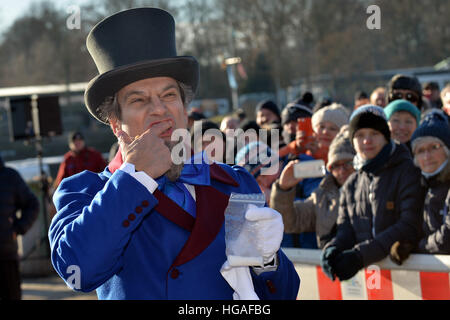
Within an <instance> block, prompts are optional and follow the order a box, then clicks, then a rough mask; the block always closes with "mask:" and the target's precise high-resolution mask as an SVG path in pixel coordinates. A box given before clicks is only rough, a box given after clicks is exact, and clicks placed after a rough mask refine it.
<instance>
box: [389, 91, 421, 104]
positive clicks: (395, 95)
mask: <svg viewBox="0 0 450 320" xmlns="http://www.w3.org/2000/svg"><path fill="white" fill-rule="evenodd" d="M400 99H404V100H408V101H409V102H411V103H416V102H419V96H418V95H417V94H415V93H412V92H407V93H403V92H392V93H391V94H390V100H391V101H394V100H400Z"/></svg>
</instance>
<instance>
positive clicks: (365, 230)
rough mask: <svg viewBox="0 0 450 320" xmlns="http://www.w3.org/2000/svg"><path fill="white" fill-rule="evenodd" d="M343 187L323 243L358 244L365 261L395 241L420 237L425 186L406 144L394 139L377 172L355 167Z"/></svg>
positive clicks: (349, 246) (385, 252)
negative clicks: (333, 229) (330, 234)
mask: <svg viewBox="0 0 450 320" xmlns="http://www.w3.org/2000/svg"><path fill="white" fill-rule="evenodd" d="M341 189H342V192H341V195H340V200H339V201H340V204H339V205H340V207H339V213H338V219H337V234H336V236H335V238H333V239H332V240H331V241H330V242H329V243H328V244H327V245H326V247H329V246H331V245H335V246H337V247H338V249H340V250H346V249H352V248H353V249H356V250H358V251H359V252H360V253H361V255H362V259H363V264H364V266H365V267H366V266H369V265H371V264H373V263H374V262H377V261H380V260H382V259H383V258H385V257H386V256H387V255H388V254H389V251H390V248H391V246H392V245H393V244H394V242H396V241H402V240H403V241H405V240H406V241H409V242H411V243H414V244H417V243H418V242H419V240H420V236H421V227H422V221H423V219H422V213H423V202H424V197H425V188H423V186H422V185H421V172H420V170H419V169H418V168H417V167H416V166H415V165H414V163H413V160H412V158H411V154H410V153H409V150H408V149H407V147H406V146H404V145H401V144H395V149H394V151H393V153H392V154H391V156H390V157H389V159H388V160H387V162H386V163H385V164H384V165H383V167H382V168H380V169H379V170H378V171H377V172H376V173H375V174H371V173H367V172H365V171H362V170H359V171H356V172H355V173H353V174H352V175H351V176H350V177H349V178H348V179H347V181H346V183H345V184H344V185H343V186H342V188H341Z"/></svg>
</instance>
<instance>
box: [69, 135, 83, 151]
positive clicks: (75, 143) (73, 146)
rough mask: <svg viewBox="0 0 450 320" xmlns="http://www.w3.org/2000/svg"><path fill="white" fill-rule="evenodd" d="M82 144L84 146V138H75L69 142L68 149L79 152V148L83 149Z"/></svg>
mask: <svg viewBox="0 0 450 320" xmlns="http://www.w3.org/2000/svg"><path fill="white" fill-rule="evenodd" d="M84 146H85V143H84V140H83V139H81V138H75V139H73V140H72V142H71V143H70V144H69V147H70V150H72V151H74V152H80V151H81V150H83V148H84Z"/></svg>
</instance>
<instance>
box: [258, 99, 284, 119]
mask: <svg viewBox="0 0 450 320" xmlns="http://www.w3.org/2000/svg"><path fill="white" fill-rule="evenodd" d="M261 109H267V110H270V111H272V113H274V114H276V115H277V117H278V119H280V120H281V116H280V109H278V106H277V104H276V103H275V102H273V101H272V100H263V101H261V102H260V103H258V105H257V106H256V112H258V111H260V110H261Z"/></svg>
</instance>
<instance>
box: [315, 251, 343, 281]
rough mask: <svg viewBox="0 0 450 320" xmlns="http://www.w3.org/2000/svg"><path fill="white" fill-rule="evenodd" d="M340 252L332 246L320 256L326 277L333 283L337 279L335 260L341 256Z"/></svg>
mask: <svg viewBox="0 0 450 320" xmlns="http://www.w3.org/2000/svg"><path fill="white" fill-rule="evenodd" d="M339 253H340V251H339V250H338V248H337V247H335V246H330V247H328V248H326V249H324V250H323V251H322V253H321V255H320V266H321V267H322V270H323V272H324V273H325V275H326V276H327V277H328V278H330V279H331V280H332V281H334V280H335V279H336V275H335V274H336V271H335V270H334V262H335V258H336V257H337V256H338V255H339Z"/></svg>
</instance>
